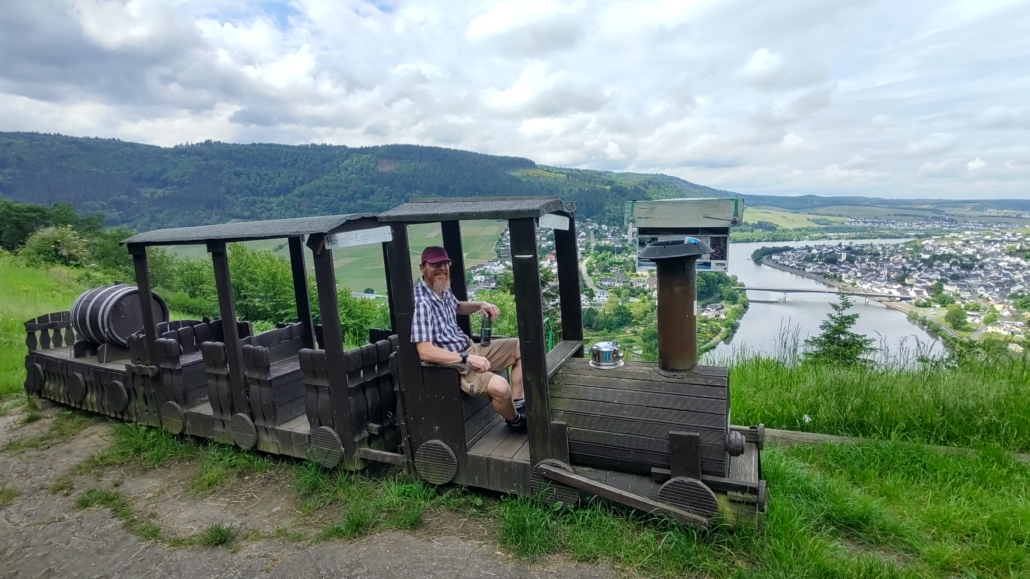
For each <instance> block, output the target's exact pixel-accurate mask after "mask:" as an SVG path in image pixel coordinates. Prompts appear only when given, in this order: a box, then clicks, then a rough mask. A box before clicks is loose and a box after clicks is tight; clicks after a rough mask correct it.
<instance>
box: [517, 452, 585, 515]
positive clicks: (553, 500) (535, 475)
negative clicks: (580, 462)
mask: <svg viewBox="0 0 1030 579" xmlns="http://www.w3.org/2000/svg"><path fill="white" fill-rule="evenodd" d="M540 465H548V466H551V467H554V468H559V469H561V470H564V471H566V472H571V473H574V472H575V471H574V470H572V467H571V466H569V465H567V464H565V463H564V462H562V461H560V460H556V459H553V458H549V459H546V460H542V461H540V462H539V463H537V465H536V466H534V467H533V472H532V473H531V474H530V476H529V483H530V487H531V488H532V489H533V494H534V495H535V496H539V497H540V498H541V500H543V501H544V503H545V504H547V505H555V504H557V503H561V504H562V505H564V506H572V505H574V504H576V503H578V502H579V491H578V490H577V489H574V488H572V487H570V486H568V485H566V484H562V483H560V482H556V481H553V480H551V479H549V478H547V477H545V476H542V475H541V474H540V472H539V470H538V469H537V467H538V466H540Z"/></svg>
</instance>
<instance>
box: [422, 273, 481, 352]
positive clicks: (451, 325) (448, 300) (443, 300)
mask: <svg viewBox="0 0 1030 579" xmlns="http://www.w3.org/2000/svg"><path fill="white" fill-rule="evenodd" d="M411 341H412V343H415V344H417V343H419V342H432V343H433V345H434V346H437V347H439V348H443V349H444V350H449V351H451V352H460V351H462V350H464V349H466V348H468V346H469V337H468V336H466V335H465V332H463V331H461V327H459V326H458V298H456V297H454V294H453V293H452V292H451V290H450V288H448V289H447V291H445V292H444V293H443V297H440V296H438V295H436V292H434V291H433V290H432V289H431V288H430V287H429V286H428V285H426V282H425V280H419V282H418V283H417V284H415V314H414V315H413V316H412V317H411Z"/></svg>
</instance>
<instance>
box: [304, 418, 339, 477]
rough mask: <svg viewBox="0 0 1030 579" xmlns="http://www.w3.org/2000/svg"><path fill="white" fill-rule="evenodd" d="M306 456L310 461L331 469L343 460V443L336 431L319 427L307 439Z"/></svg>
mask: <svg viewBox="0 0 1030 579" xmlns="http://www.w3.org/2000/svg"><path fill="white" fill-rule="evenodd" d="M308 456H310V457H311V460H313V461H315V462H317V463H318V464H320V465H322V466H324V467H325V468H333V467H335V466H336V465H338V464H340V461H341V460H343V443H342V442H340V436H339V435H338V434H336V431H335V430H333V429H332V428H329V427H328V426H319V427H318V428H316V429H314V430H312V431H311V435H310V436H309V437H308Z"/></svg>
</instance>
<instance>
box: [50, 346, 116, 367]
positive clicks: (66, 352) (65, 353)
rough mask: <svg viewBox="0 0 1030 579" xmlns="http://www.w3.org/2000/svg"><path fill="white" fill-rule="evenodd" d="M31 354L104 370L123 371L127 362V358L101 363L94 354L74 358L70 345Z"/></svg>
mask: <svg viewBox="0 0 1030 579" xmlns="http://www.w3.org/2000/svg"><path fill="white" fill-rule="evenodd" d="M32 354H33V355H35V356H41V357H46V358H54V359H56V360H67V361H69V362H75V363H78V364H83V365H85V366H92V367H94V368H103V369H105V370H117V371H119V372H125V363H126V362H128V360H116V361H114V362H104V363H103V364H101V363H100V362H97V357H96V356H86V357H85V358H76V357H75V356H74V355H73V354H72V348H71V346H63V347H61V348H50V349H49V350H34V351H33V352H32Z"/></svg>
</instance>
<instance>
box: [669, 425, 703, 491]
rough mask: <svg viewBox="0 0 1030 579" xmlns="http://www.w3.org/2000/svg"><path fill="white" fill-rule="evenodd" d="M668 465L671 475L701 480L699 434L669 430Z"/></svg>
mask: <svg viewBox="0 0 1030 579" xmlns="http://www.w3.org/2000/svg"><path fill="white" fill-rule="evenodd" d="M669 465H670V466H669V470H670V471H671V473H672V476H673V477H677V476H685V477H690V478H692V479H696V480H701V435H700V434H698V433H696V432H669Z"/></svg>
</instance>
